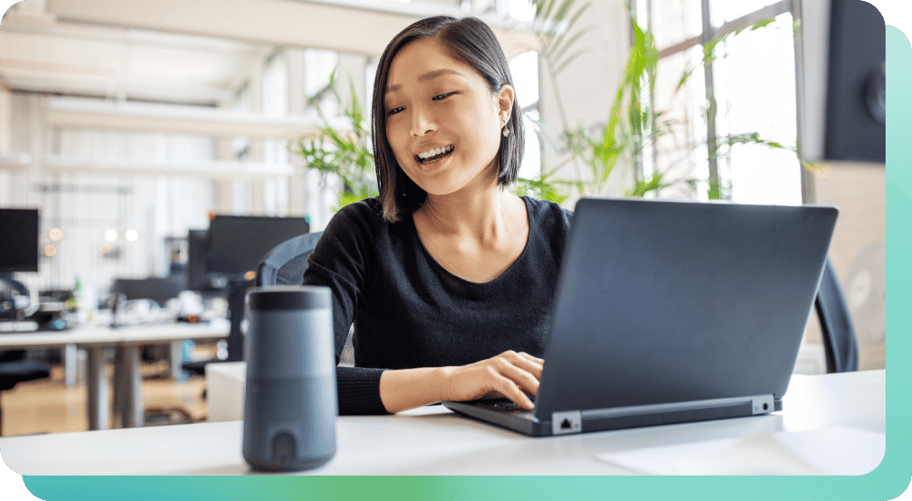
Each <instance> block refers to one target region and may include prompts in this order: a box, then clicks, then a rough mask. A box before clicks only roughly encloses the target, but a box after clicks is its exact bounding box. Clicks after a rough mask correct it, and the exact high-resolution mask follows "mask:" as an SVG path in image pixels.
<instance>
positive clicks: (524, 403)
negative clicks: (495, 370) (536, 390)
mask: <svg viewBox="0 0 912 501" xmlns="http://www.w3.org/2000/svg"><path fill="white" fill-rule="evenodd" d="M497 377H498V378H499V380H498V381H497V383H498V384H497V386H498V387H499V388H500V389H499V390H498V391H499V392H500V393H501V394H502V395H503V396H505V397H507V398H509V399H510V400H512V401H513V402H514V403H515V404H516V405H518V406H520V407H522V408H523V409H531V408H532V407H534V406H535V404H533V403H532V400H531V399H530V398H529V397H528V396H527V395H526V394H525V393H524V392H523V391H522V390H521V389H520V388H519V386H517V384H516V382H515V381H513V380H512V379H510V378H508V377H506V376H503V375H499V374H498V375H497Z"/></svg>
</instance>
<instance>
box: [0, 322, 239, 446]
mask: <svg viewBox="0 0 912 501" xmlns="http://www.w3.org/2000/svg"><path fill="white" fill-rule="evenodd" d="M229 328H230V325H229V324H228V321H227V320H224V319H219V320H218V321H213V322H210V323H208V324H153V325H136V326H124V327H118V328H111V327H107V326H86V327H77V328H74V329H70V330H65V331H57V332H31V333H15V334H3V335H0V350H7V349H31V348H59V347H64V346H67V345H75V346H78V347H80V348H84V349H85V350H86V352H87V354H88V359H87V373H88V377H87V379H88V380H87V382H86V397H87V398H86V412H87V413H88V418H89V421H88V422H89V429H90V430H105V429H107V428H108V416H109V414H110V413H109V412H108V376H107V372H106V370H105V350H106V349H108V348H115V349H116V350H117V353H116V354H115V357H114V361H115V364H114V378H115V380H116V381H119V382H120V384H117V385H115V387H114V389H115V391H121V392H122V395H120V398H121V400H120V402H121V403H122V405H120V406H119V407H120V408H118V409H116V411H117V412H116V413H115V414H116V415H115V416H114V417H115V421H117V422H119V424H120V425H121V426H123V427H132V426H142V425H143V405H142V402H143V397H142V371H141V366H140V365H141V364H140V354H139V346H140V345H143V344H165V343H170V342H172V341H176V340H182V339H221V338H225V337H227V336H228V331H229Z"/></svg>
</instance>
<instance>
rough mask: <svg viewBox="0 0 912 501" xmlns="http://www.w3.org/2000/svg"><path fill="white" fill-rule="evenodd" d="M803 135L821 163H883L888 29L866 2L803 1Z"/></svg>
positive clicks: (806, 149)
mask: <svg viewBox="0 0 912 501" xmlns="http://www.w3.org/2000/svg"><path fill="white" fill-rule="evenodd" d="M797 5H798V12H797V17H798V19H797V21H798V26H799V27H800V31H799V36H798V37H797V46H796V70H797V71H796V75H797V79H798V138H799V143H798V144H799V147H800V150H801V155H802V157H804V158H805V159H807V160H810V161H813V162H827V161H845V162H870V163H876V164H883V163H884V162H885V158H886V153H885V151H886V74H885V61H886V26H885V24H884V19H883V16H882V15H881V14H880V12H879V11H878V10H877V9H876V8H875V7H874V6H873V5H871V4H869V3H868V2H865V1H863V0H799V2H798V4H797Z"/></svg>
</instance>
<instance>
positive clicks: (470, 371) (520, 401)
mask: <svg viewBox="0 0 912 501" xmlns="http://www.w3.org/2000/svg"><path fill="white" fill-rule="evenodd" d="M544 363H545V361H544V360H542V359H541V358H538V357H533V356H532V355H529V354H528V353H523V352H519V353H517V352H515V351H512V350H510V351H505V352H503V353H501V354H500V355H497V356H496V357H492V358H489V359H487V360H482V361H480V362H475V363H474V364H469V365H463V366H460V367H447V368H445V371H444V374H445V376H444V377H445V381H444V385H443V391H444V394H443V397H444V398H443V400H451V401H462V400H475V399H478V398H490V397H500V396H503V397H506V398H508V399H510V400H512V401H513V402H514V403H516V405H518V406H520V407H522V408H524V409H531V408H532V407H533V405H534V404H533V403H532V400H531V399H530V398H529V397H528V395H526V393H528V394H530V395H535V394H537V393H538V384H539V380H540V379H541V373H542V367H543V366H544Z"/></svg>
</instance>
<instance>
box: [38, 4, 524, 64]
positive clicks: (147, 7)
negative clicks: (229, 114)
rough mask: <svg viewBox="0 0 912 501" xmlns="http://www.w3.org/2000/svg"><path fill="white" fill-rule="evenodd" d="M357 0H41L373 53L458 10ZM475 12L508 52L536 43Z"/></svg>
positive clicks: (178, 28)
mask: <svg viewBox="0 0 912 501" xmlns="http://www.w3.org/2000/svg"><path fill="white" fill-rule="evenodd" d="M362 4H364V5H365V6H366V5H367V4H365V3H364V2H357V1H356V0H346V1H345V2H336V3H328V2H316V1H310V2H308V1H295V0H193V1H188V0H156V1H147V0H48V10H49V12H50V13H51V14H53V15H54V16H56V18H57V19H58V20H59V21H62V22H78V23H88V24H96V25H105V26H115V27H123V28H139V29H148V30H156V31H163V32H171V33H185V34H192V35H201V36H209V37H215V38H223V39H233V40H240V41H245V42H249V43H257V44H269V45H277V46H287V47H313V48H322V49H330V50H336V51H340V52H348V53H354V54H365V55H370V56H379V55H380V54H381V53H382V51H383V49H384V48H385V47H386V44H387V43H388V42H389V41H390V40H391V39H392V38H393V37H394V36H395V35H396V34H397V33H398V32H399V31H401V30H402V29H403V28H405V27H406V26H408V25H409V24H411V23H413V22H415V21H417V20H419V19H421V18H423V17H427V15H430V14H431V13H434V12H436V13H447V14H456V15H465V14H466V13H464V12H462V11H460V10H459V9H458V7H456V6H446V5H439V6H437V5H433V6H428V5H426V4H424V5H422V4H421V3H420V2H419V3H415V4H409V5H403V6H395V4H391V5H390V7H387V8H385V9H381V7H378V6H374V7H373V10H366V7H363V6H362ZM479 17H480V18H481V19H482V20H484V21H486V22H487V23H488V24H489V25H491V27H492V29H493V30H494V32H495V34H496V35H497V37H498V39H499V41H500V43H501V45H502V46H503V48H504V52H505V53H506V55H507V57H508V58H512V57H515V56H517V55H519V54H522V53H523V52H526V51H528V50H530V49H531V48H533V47H535V46H536V45H537V44H536V39H535V36H534V34H533V33H532V32H531V30H530V29H529V25H528V24H526V23H518V22H517V23H511V22H506V21H504V20H503V19H501V18H494V17H487V16H485V15H479Z"/></svg>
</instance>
